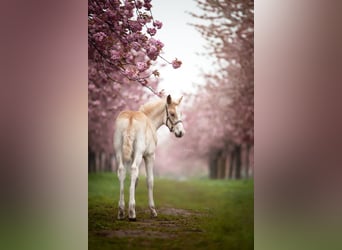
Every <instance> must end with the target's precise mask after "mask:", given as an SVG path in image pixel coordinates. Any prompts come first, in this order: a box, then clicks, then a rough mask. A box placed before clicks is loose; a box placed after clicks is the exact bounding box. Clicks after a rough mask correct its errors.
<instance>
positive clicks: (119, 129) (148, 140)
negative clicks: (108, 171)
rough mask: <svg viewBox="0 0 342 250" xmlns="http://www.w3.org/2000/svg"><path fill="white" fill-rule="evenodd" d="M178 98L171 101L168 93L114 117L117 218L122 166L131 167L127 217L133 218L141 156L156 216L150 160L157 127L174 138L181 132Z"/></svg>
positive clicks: (121, 202)
mask: <svg viewBox="0 0 342 250" xmlns="http://www.w3.org/2000/svg"><path fill="white" fill-rule="evenodd" d="M181 101H182V97H181V98H180V99H178V100H175V101H174V100H172V98H171V96H170V95H168V96H167V98H166V99H165V98H162V99H159V100H157V101H153V102H149V103H146V104H144V105H142V106H141V107H140V109H139V111H123V112H121V113H120V114H119V115H118V117H117V119H116V129H115V134H114V149H115V154H116V161H117V165H118V172H117V173H118V178H119V181H120V200H119V210H118V219H123V218H124V217H125V200H124V180H125V177H126V167H127V166H130V167H131V184H130V189H129V205H128V218H129V220H136V215H135V189H136V186H137V181H138V176H139V166H140V163H141V161H142V159H143V158H144V161H145V168H146V175H147V178H146V181H147V187H148V205H149V208H150V211H151V216H152V217H157V212H156V209H155V207H154V200H153V162H154V152H155V150H156V146H157V129H158V128H159V127H160V126H162V125H163V124H165V125H166V126H167V127H168V128H169V129H170V132H174V133H175V135H176V137H182V136H183V135H184V133H185V130H184V127H183V124H182V121H181V113H180V112H179V110H178V107H179V104H180V103H181Z"/></svg>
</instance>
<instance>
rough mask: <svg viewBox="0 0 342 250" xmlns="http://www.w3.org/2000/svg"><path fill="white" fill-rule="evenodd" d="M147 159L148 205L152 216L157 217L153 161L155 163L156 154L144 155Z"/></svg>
mask: <svg viewBox="0 0 342 250" xmlns="http://www.w3.org/2000/svg"><path fill="white" fill-rule="evenodd" d="M144 160H145V168H146V176H147V179H146V182H147V188H148V206H149V208H150V211H151V217H153V218H155V217H157V211H156V209H155V206H154V199H153V182H154V177H153V163H154V154H151V155H148V156H145V157H144Z"/></svg>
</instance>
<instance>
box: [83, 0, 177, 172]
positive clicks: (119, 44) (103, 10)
mask: <svg viewBox="0 0 342 250" xmlns="http://www.w3.org/2000/svg"><path fill="white" fill-rule="evenodd" d="M162 26H163V23H162V22H161V21H159V20H155V19H154V18H153V15H152V1H151V0H144V1H140V0H125V1H120V0H96V1H89V2H88V127H89V129H88V138H89V142H88V144H89V147H88V151H89V152H88V153H89V155H90V159H89V160H90V162H91V163H94V161H102V162H104V161H107V162H108V161H110V160H111V155H112V154H113V148H112V135H113V132H114V120H115V117H116V116H117V114H118V113H119V112H120V111H122V110H123V109H137V108H138V107H139V106H140V105H141V104H142V103H144V102H146V101H147V99H148V98H149V97H150V96H151V95H157V96H161V95H162V94H163V93H162V92H158V91H156V89H157V85H158V78H157V77H159V72H158V70H157V69H156V67H157V59H158V58H159V59H161V60H162V61H163V62H166V63H167V64H170V66H172V67H173V68H175V69H176V68H179V67H180V66H181V64H182V62H181V61H180V60H178V59H174V60H173V61H171V62H169V61H168V60H166V59H165V58H163V57H161V56H160V53H161V51H162V49H163V48H164V44H163V43H162V42H161V41H160V40H158V39H157V38H156V34H157V31H158V30H159V29H161V28H162ZM146 90H148V91H149V92H147V91H146ZM101 154H102V156H101ZM91 163H90V165H92V166H95V165H96V166H97V165H99V164H98V163H97V164H91ZM100 165H103V164H100ZM107 165H109V164H108V163H107ZM91 168H92V170H94V169H93V168H94V167H91ZM102 168H103V167H102ZM108 170H109V169H108Z"/></svg>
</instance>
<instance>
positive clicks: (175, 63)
mask: <svg viewBox="0 0 342 250" xmlns="http://www.w3.org/2000/svg"><path fill="white" fill-rule="evenodd" d="M181 65H182V62H181V61H179V60H178V59H177V58H176V59H175V60H173V61H172V67H173V68H174V69H178V68H179V67H180V66H181Z"/></svg>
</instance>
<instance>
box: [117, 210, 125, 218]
mask: <svg viewBox="0 0 342 250" xmlns="http://www.w3.org/2000/svg"><path fill="white" fill-rule="evenodd" d="M123 219H125V212H124V210H123V209H120V208H119V211H118V220H123Z"/></svg>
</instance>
